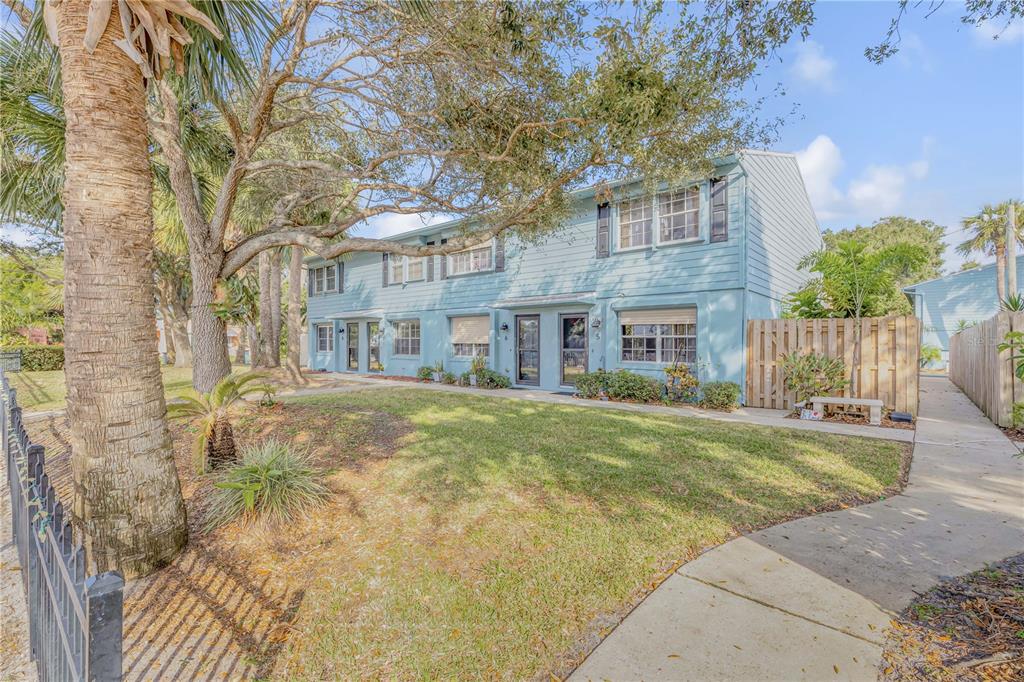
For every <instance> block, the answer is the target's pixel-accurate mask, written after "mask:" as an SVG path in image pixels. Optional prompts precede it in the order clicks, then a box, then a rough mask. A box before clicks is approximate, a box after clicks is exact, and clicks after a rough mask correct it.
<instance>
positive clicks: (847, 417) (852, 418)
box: [786, 412, 915, 431]
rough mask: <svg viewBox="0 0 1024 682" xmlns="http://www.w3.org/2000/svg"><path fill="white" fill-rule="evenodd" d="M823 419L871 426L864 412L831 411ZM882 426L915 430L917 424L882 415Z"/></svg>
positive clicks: (838, 422) (792, 415)
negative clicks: (896, 420)
mask: <svg viewBox="0 0 1024 682" xmlns="http://www.w3.org/2000/svg"><path fill="white" fill-rule="evenodd" d="M799 418H800V415H799V414H797V413H793V414H787V415H786V419H799ZM821 421H823V422H832V423H833V424H854V425H856V426H871V424H869V423H868V418H867V417H865V416H864V415H862V414H857V413H853V412H829V413H828V414H826V415H825V416H824V417H822V419H821ZM881 428H883V429H905V430H908V431H913V430H914V428H915V426H914V423H913V422H894V421H893V420H892V419H890V418H889V415H887V414H886V415H883V416H882V423H881Z"/></svg>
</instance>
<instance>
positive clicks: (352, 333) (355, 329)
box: [345, 322, 359, 372]
mask: <svg viewBox="0 0 1024 682" xmlns="http://www.w3.org/2000/svg"><path fill="white" fill-rule="evenodd" d="M345 335H346V336H347V337H348V365H347V366H348V368H349V369H350V370H353V371H357V372H358V371H359V323H358V322H349V323H348V330H347V331H346V332H345Z"/></svg>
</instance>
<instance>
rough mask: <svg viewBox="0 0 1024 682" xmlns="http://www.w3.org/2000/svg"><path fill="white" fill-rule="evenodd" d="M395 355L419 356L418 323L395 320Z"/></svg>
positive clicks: (416, 321) (417, 321) (415, 321)
mask: <svg viewBox="0 0 1024 682" xmlns="http://www.w3.org/2000/svg"><path fill="white" fill-rule="evenodd" d="M392 325H393V327H394V330H395V355H419V354H420V321H419V320H395V322H393V323H392Z"/></svg>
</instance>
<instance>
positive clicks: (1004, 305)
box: [999, 293, 1024, 313]
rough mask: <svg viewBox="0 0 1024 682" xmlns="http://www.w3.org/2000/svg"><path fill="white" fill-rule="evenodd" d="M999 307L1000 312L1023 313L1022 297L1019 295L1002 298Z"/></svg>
mask: <svg viewBox="0 0 1024 682" xmlns="http://www.w3.org/2000/svg"><path fill="white" fill-rule="evenodd" d="M999 307H1000V308H1001V309H1002V310H1005V311H1008V312H1011V313H1021V312H1024V295H1022V294H1020V293H1014V294H1010V295H1008V296H1007V297H1006V298H1004V299H1003V300H1002V301H1000V303H999Z"/></svg>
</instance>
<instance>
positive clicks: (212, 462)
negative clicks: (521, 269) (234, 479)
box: [206, 416, 238, 469]
mask: <svg viewBox="0 0 1024 682" xmlns="http://www.w3.org/2000/svg"><path fill="white" fill-rule="evenodd" d="M237 459H238V456H237V454H236V452H235V432H234V429H232V428H231V420H230V419H228V418H227V417H226V416H222V417H218V418H217V421H216V422H214V425H213V434H212V435H211V436H210V440H208V441H207V442H206V461H207V463H208V464H209V466H210V468H211V469H217V468H218V467H222V466H225V465H228V464H231V463H233V462H235V460H237Z"/></svg>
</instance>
